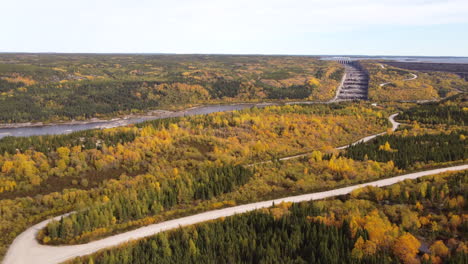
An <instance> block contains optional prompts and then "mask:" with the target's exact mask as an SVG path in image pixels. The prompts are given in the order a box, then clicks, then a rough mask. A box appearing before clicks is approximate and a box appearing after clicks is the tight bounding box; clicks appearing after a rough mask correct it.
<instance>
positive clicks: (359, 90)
mask: <svg viewBox="0 0 468 264" xmlns="http://www.w3.org/2000/svg"><path fill="white" fill-rule="evenodd" d="M342 63H343V62H342ZM343 64H344V66H345V77H344V81H343V83H342V85H341V87H340V90H339V92H338V95H337V98H336V100H338V101H344V100H367V90H368V87H369V75H368V74H367V72H366V71H365V70H364V69H363V68H362V67H361V65H360V64H359V63H358V62H354V61H348V62H344V63H343Z"/></svg>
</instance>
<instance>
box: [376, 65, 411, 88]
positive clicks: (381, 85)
mask: <svg viewBox="0 0 468 264" xmlns="http://www.w3.org/2000/svg"><path fill="white" fill-rule="evenodd" d="M382 66H383V65H382ZM384 69H385V68H384ZM410 74H411V75H412V76H411V77H410V78H406V79H403V81H405V82H406V81H411V80H415V79H417V78H418V75H416V74H414V73H410ZM391 83H392V82H385V83H381V84H379V86H380V87H384V86H385V85H387V84H391Z"/></svg>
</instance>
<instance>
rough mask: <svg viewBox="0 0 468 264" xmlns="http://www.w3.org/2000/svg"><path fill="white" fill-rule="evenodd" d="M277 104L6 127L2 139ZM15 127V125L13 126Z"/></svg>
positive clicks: (209, 108) (212, 107)
mask: <svg viewBox="0 0 468 264" xmlns="http://www.w3.org/2000/svg"><path fill="white" fill-rule="evenodd" d="M275 104H276V103H258V104H254V103H246V104H230V105H207V106H199V107H193V108H189V109H185V110H181V111H176V112H170V111H161V112H156V114H153V115H146V116H132V117H127V118H116V119H112V120H101V121H92V122H76V123H63V124H60V123H59V124H51V125H31V126H22V127H5V128H0V139H1V138H4V137H7V136H14V137H28V136H40V135H60V134H67V133H71V132H75V131H81V130H88V129H104V128H112V127H119V126H126V125H129V124H136V123H141V122H144V121H148V120H155V119H161V118H170V117H181V116H191V115H204V114H210V113H215V112H226V111H234V110H242V109H246V108H251V107H254V106H255V107H265V106H268V105H275ZM13 125H14V124H13Z"/></svg>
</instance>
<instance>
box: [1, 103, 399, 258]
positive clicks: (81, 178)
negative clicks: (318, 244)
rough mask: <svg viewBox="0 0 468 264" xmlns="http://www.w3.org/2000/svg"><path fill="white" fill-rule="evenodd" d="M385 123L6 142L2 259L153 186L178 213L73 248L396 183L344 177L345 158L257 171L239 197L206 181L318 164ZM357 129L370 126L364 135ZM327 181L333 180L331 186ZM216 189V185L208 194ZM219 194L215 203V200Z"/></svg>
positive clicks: (216, 117)
mask: <svg viewBox="0 0 468 264" xmlns="http://www.w3.org/2000/svg"><path fill="white" fill-rule="evenodd" d="M385 116H387V114H386V113H385V112H382V111H380V110H375V109H372V108H369V107H368V106H366V105H364V104H363V105H359V104H358V105H356V104H340V105H302V106H299V105H295V106H292V105H289V106H282V107H278V106H273V107H267V108H262V109H257V108H252V109H245V110H242V111H234V112H225V113H213V114H210V115H201V116H191V117H181V118H175V119H166V120H155V121H149V122H145V123H142V124H138V125H134V126H128V127H118V128H112V129H105V130H94V131H86V132H76V133H73V134H69V135H57V136H41V137H33V138H12V137H8V138H4V139H2V140H0V148H1V149H2V150H4V151H6V152H4V154H3V155H0V169H1V171H0V184H1V190H2V192H1V193H0V198H1V200H0V216H1V217H0V222H1V223H0V231H1V232H2V233H3V234H4V236H1V237H0V243H1V246H2V247H1V249H2V251H1V252H2V254H4V252H5V250H6V247H7V246H8V245H9V244H10V243H11V241H12V240H13V239H14V238H15V237H16V236H17V235H18V234H19V233H20V232H21V231H22V230H24V229H25V228H26V227H27V226H29V225H31V224H33V223H35V222H37V221H39V220H43V219H45V218H47V217H49V216H53V215H58V214H61V213H65V212H69V211H73V210H80V211H81V210H83V212H84V214H86V212H87V211H86V210H84V209H89V210H92V209H93V208H100V207H105V206H109V208H110V207H112V208H114V206H116V204H115V203H113V202H111V203H112V204H109V205H106V204H107V203H109V202H110V201H114V200H115V201H117V200H118V199H119V198H118V197H119V195H120V193H128V194H129V197H145V195H147V194H145V192H148V190H146V188H150V186H160V188H161V190H167V189H169V186H165V185H163V184H175V185H176V188H175V191H176V195H177V201H175V203H173V202H174V201H172V202H171V203H172V204H174V206H172V207H160V208H157V207H156V206H154V207H151V206H152V203H151V206H150V207H147V208H146V209H144V210H143V211H142V212H146V213H142V214H141V215H137V218H138V219H136V218H131V217H133V216H131V217H130V218H126V216H125V217H123V218H122V219H120V218H119V224H115V225H114V224H113V223H112V221H110V222H107V220H106V221H103V222H102V223H100V224H98V225H96V226H93V227H91V226H89V229H92V230H91V231H90V232H86V236H83V234H84V233H85V232H83V231H84V230H83V229H79V230H77V231H76V232H75V231H72V232H73V234H79V235H77V236H76V237H73V238H71V239H70V238H69V237H67V239H66V241H64V243H77V242H78V241H81V240H82V241H86V240H93V239H96V238H98V237H103V236H105V235H108V234H112V233H114V232H119V231H122V230H128V229H132V228H136V227H139V226H142V225H146V224H148V223H154V222H158V221H162V220H164V219H170V218H175V217H177V216H178V215H187V214H189V213H193V212H199V211H205V210H209V209H215V208H220V207H224V206H232V205H235V204H236V203H245V202H247V201H248V200H249V199H253V200H255V199H256V200H260V199H264V198H265V197H268V196H272V195H277V196H279V195H282V194H284V193H287V192H289V191H291V192H298V193H300V192H305V191H308V190H317V189H320V188H330V187H331V186H337V185H340V184H344V183H345V182H346V181H347V180H346V179H349V178H352V179H354V180H355V181H359V180H363V179H367V178H372V179H375V178H378V177H382V175H385V174H392V173H395V172H394V167H393V166H392V164H386V163H378V162H373V161H366V162H358V163H356V164H354V165H353V170H347V171H341V170H337V168H336V165H335V164H343V163H347V164H352V163H353V161H352V160H348V159H343V158H339V159H332V161H331V162H329V161H328V160H327V159H326V158H325V159H323V160H322V161H320V162H314V163H310V165H307V166H309V168H308V169H307V170H306V169H305V168H304V169H302V170H301V172H300V173H301V176H299V175H298V176H297V178H294V177H293V176H294V175H292V174H291V173H293V172H289V169H288V168H289V165H288V164H280V163H276V162H275V163H274V164H275V165H274V166H270V165H268V164H263V165H258V166H255V167H252V168H248V170H249V171H250V170H252V172H253V173H254V176H253V177H251V176H249V180H248V181H247V183H245V184H244V183H243V182H239V184H238V186H231V187H232V188H233V189H232V191H230V189H225V187H222V185H223V182H222V181H223V179H222V178H219V181H218V182H216V181H213V177H215V176H214V175H215V174H208V175H206V176H203V175H205V174H203V173H197V172H203V171H204V170H208V171H210V170H217V168H218V169H219V168H223V167H236V166H237V165H241V164H244V165H245V164H249V163H254V162H256V161H271V160H275V159H276V158H278V157H282V156H287V155H292V154H298V153H305V152H308V151H313V150H317V151H316V152H315V154H314V155H313V156H314V159H317V160H318V159H322V156H324V157H325V156H326V155H327V153H329V152H330V151H333V147H336V146H340V145H344V144H346V143H347V142H352V141H354V140H357V139H359V138H361V137H363V136H365V135H368V134H373V133H378V132H381V131H383V130H385V129H386V127H387V125H388V121H387V120H386V118H385ZM356 122H360V123H361V126H360V127H356V126H355V123H356ZM291 164H293V163H291ZM271 165H273V164H271ZM292 166H293V167H295V166H294V165H292ZM278 170H279V171H280V174H278ZM323 172H326V177H322V173H323ZM294 173H296V172H294ZM217 174H218V175H219V173H217ZM242 175H250V174H248V173H247V174H245V173H244V174H242ZM278 175H281V177H278ZM332 175H335V176H332ZM204 177H208V178H204ZM198 179H201V180H198ZM207 179H209V181H208V182H210V184H201V183H203V182H204V181H205V182H206V181H207ZM304 179H305V180H306V181H304ZM313 179H315V181H314V180H313ZM200 181H201V182H200ZM212 183H216V184H215V185H212ZM291 183H293V184H291ZM227 187H228V188H231V187H229V186H227ZM216 189H217V190H216ZM125 190H128V192H127V191H125ZM196 190H198V191H197V192H195V191H196ZM210 190H215V191H214V192H213V193H211V191H210ZM153 191H154V190H153ZM172 191H174V190H171V192H172ZM226 191H227V192H228V193H223V192H226ZM195 194H196V195H195ZM212 194H215V196H214V197H212V198H210V197H211V195H212ZM158 195H159V194H158ZM161 195H163V194H161ZM255 195H258V196H257V197H253V196H255ZM169 196H170V197H173V194H171V195H169ZM120 197H121V196H120ZM161 197H162V196H161ZM171 199H172V198H171ZM206 199H208V200H206ZM160 202H161V201H159V202H158V203H160ZM163 203H164V202H163ZM134 204H135V205H136V204H137V203H134ZM140 205H141V207H143V206H148V203H141V204H140ZM130 206H131V205H130ZM151 208H154V209H153V210H162V211H160V212H159V213H157V214H154V213H152V211H151V210H148V209H151ZM145 210H147V211H145ZM106 219H107V218H106ZM132 219H133V220H132ZM110 220H112V218H110ZM116 220H117V217H116ZM103 225H104V226H105V227H103ZM83 226H84V225H83ZM98 226H99V227H98ZM55 242H57V241H55ZM48 243H54V241H52V239H51V240H50V241H48Z"/></svg>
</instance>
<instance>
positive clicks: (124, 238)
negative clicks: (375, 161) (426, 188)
mask: <svg viewBox="0 0 468 264" xmlns="http://www.w3.org/2000/svg"><path fill="white" fill-rule="evenodd" d="M467 169H468V165H460V166H453V167H448V168H441V169H434V170H428V171H422V172H416V173H410V174H405V175H401V176H396V177H392V178H388V179H383V180H378V181H373V182H369V183H364V184H358V185H353V186H349V187H345V188H339V189H334V190H330V191H325V192H318V193H311V194H304V195H298V196H290V197H285V198H280V199H275V200H269V201H264V202H257V203H251V204H245V205H240V206H235V207H229V208H224V209H220V210H213V211H209V212H205V213H201V214H196V215H192V216H188V217H182V218H179V219H174V220H170V221H165V222H162V223H158V224H152V225H149V226H145V227H142V228H138V229H136V230H133V231H129V232H125V233H122V234H118V235H114V236H111V237H108V238H105V239H101V240H98V241H94V242H90V243H87V244H82V245H74V246H58V247H53V246H44V245H40V244H39V243H38V242H37V240H36V234H37V232H38V230H40V229H41V228H43V227H45V226H46V225H47V223H48V222H50V221H51V220H52V219H49V220H46V221H43V222H41V223H39V224H37V225H34V226H32V227H30V228H29V229H27V230H26V231H24V232H23V233H22V234H21V235H19V236H18V237H17V238H16V239H15V241H13V244H12V245H11V246H10V249H9V250H8V252H7V255H6V257H5V259H4V263H5V264H29V263H34V264H52V263H60V262H63V261H65V260H67V259H71V258H74V257H78V256H84V255H88V254H91V253H94V252H96V251H98V250H100V249H104V248H108V247H112V246H117V245H119V244H122V243H125V242H128V241H130V240H135V239H140V238H144V237H147V236H151V235H154V234H156V233H159V232H162V231H166V230H170V229H174V228H178V227H180V226H187V225H193V224H197V223H201V222H205V221H209V220H213V219H217V218H220V217H227V216H232V215H234V214H241V213H245V212H249V211H253V210H256V209H260V208H266V207H270V206H272V204H273V203H275V204H279V203H282V202H303V201H311V200H320V199H324V198H328V197H334V196H338V195H344V194H348V193H350V192H352V191H354V190H356V189H359V188H362V187H366V186H376V187H382V186H388V185H392V184H395V183H397V182H400V181H403V180H407V179H416V178H419V177H423V176H428V175H435V174H439V173H442V172H448V171H462V170H467ZM60 217H61V216H59V217H56V218H54V219H60Z"/></svg>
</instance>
